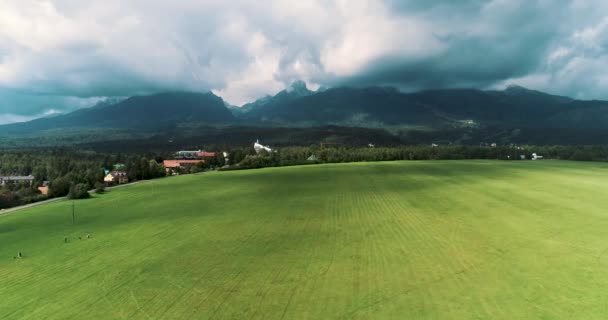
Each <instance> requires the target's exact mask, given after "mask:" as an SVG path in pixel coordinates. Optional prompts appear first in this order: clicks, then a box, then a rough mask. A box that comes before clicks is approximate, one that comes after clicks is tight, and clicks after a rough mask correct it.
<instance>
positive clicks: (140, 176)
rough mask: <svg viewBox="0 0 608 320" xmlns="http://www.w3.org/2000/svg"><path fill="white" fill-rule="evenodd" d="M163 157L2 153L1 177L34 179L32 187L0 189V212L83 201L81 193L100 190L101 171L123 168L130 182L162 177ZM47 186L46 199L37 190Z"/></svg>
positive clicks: (69, 152) (74, 152) (71, 152)
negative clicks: (61, 199)
mask: <svg viewBox="0 0 608 320" xmlns="http://www.w3.org/2000/svg"><path fill="white" fill-rule="evenodd" d="M162 160H163V155H155V154H147V155H136V154H128V155H124V154H115V155H112V154H102V153H97V152H92V151H79V150H71V149H57V150H39V149H34V150H23V151H4V152H3V153H1V154H0V176H28V175H32V176H34V181H33V183H31V184H30V183H29V182H28V183H20V184H15V183H9V184H7V185H6V186H2V187H0V209H3V208H9V207H13V206H17V205H22V204H27V203H32V202H36V201H40V200H44V199H46V198H54V197H62V196H66V195H70V196H72V197H74V198H83V197H86V195H84V193H83V190H92V189H101V188H100V186H99V184H101V183H102V182H103V178H104V176H105V172H104V170H112V169H113V167H114V165H115V164H118V163H122V164H124V165H125V168H124V170H125V171H126V172H127V174H128V177H129V180H130V181H135V180H146V179H154V178H158V177H162V176H164V175H165V169H164V167H163V165H162ZM44 181H48V182H49V193H48V196H44V195H42V194H40V192H39V191H38V187H39V186H41V185H42V184H43V182H44Z"/></svg>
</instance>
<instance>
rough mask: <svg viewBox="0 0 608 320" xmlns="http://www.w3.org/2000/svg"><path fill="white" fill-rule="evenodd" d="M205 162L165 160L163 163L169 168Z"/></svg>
mask: <svg viewBox="0 0 608 320" xmlns="http://www.w3.org/2000/svg"><path fill="white" fill-rule="evenodd" d="M201 162H205V161H204V160H165V161H163V165H164V166H165V168H167V169H176V168H182V167H185V166H188V165H195V164H197V163H201Z"/></svg>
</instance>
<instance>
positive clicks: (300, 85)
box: [285, 80, 312, 96]
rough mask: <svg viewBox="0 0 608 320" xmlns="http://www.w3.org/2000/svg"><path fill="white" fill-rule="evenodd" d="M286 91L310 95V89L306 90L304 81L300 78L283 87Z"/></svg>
mask: <svg viewBox="0 0 608 320" xmlns="http://www.w3.org/2000/svg"><path fill="white" fill-rule="evenodd" d="M285 91H286V92H288V93H295V94H296V95H298V96H305V95H310V94H311V93H312V91H310V90H308V87H307V86H306V82H304V81H302V80H296V81H294V82H293V83H292V84H291V85H290V86H289V87H288V88H287V89H285Z"/></svg>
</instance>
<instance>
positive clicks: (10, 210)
mask: <svg viewBox="0 0 608 320" xmlns="http://www.w3.org/2000/svg"><path fill="white" fill-rule="evenodd" d="M146 181H150V180H145V181H136V182H132V183H127V184H121V185H118V186H115V187H108V188H106V190H112V189H117V188H122V187H127V186H132V185H135V184H139V183H142V182H146ZM92 192H94V190H90V191H89V193H92ZM66 198H67V197H59V198H53V199H48V200H44V201H39V202H34V203H30V204H26V205H22V206H19V207H13V208H8V209H3V210H0V216H4V215H7V214H10V213H14V212H15V211H19V210H23V209H27V208H31V207H35V206H41V205H43V204H47V203H51V202H55V201H59V200H63V199H66Z"/></svg>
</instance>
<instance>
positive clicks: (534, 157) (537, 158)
mask: <svg viewBox="0 0 608 320" xmlns="http://www.w3.org/2000/svg"><path fill="white" fill-rule="evenodd" d="M542 158H543V156H541V155H538V154H536V153H533V154H532V160H540V159H542Z"/></svg>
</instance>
